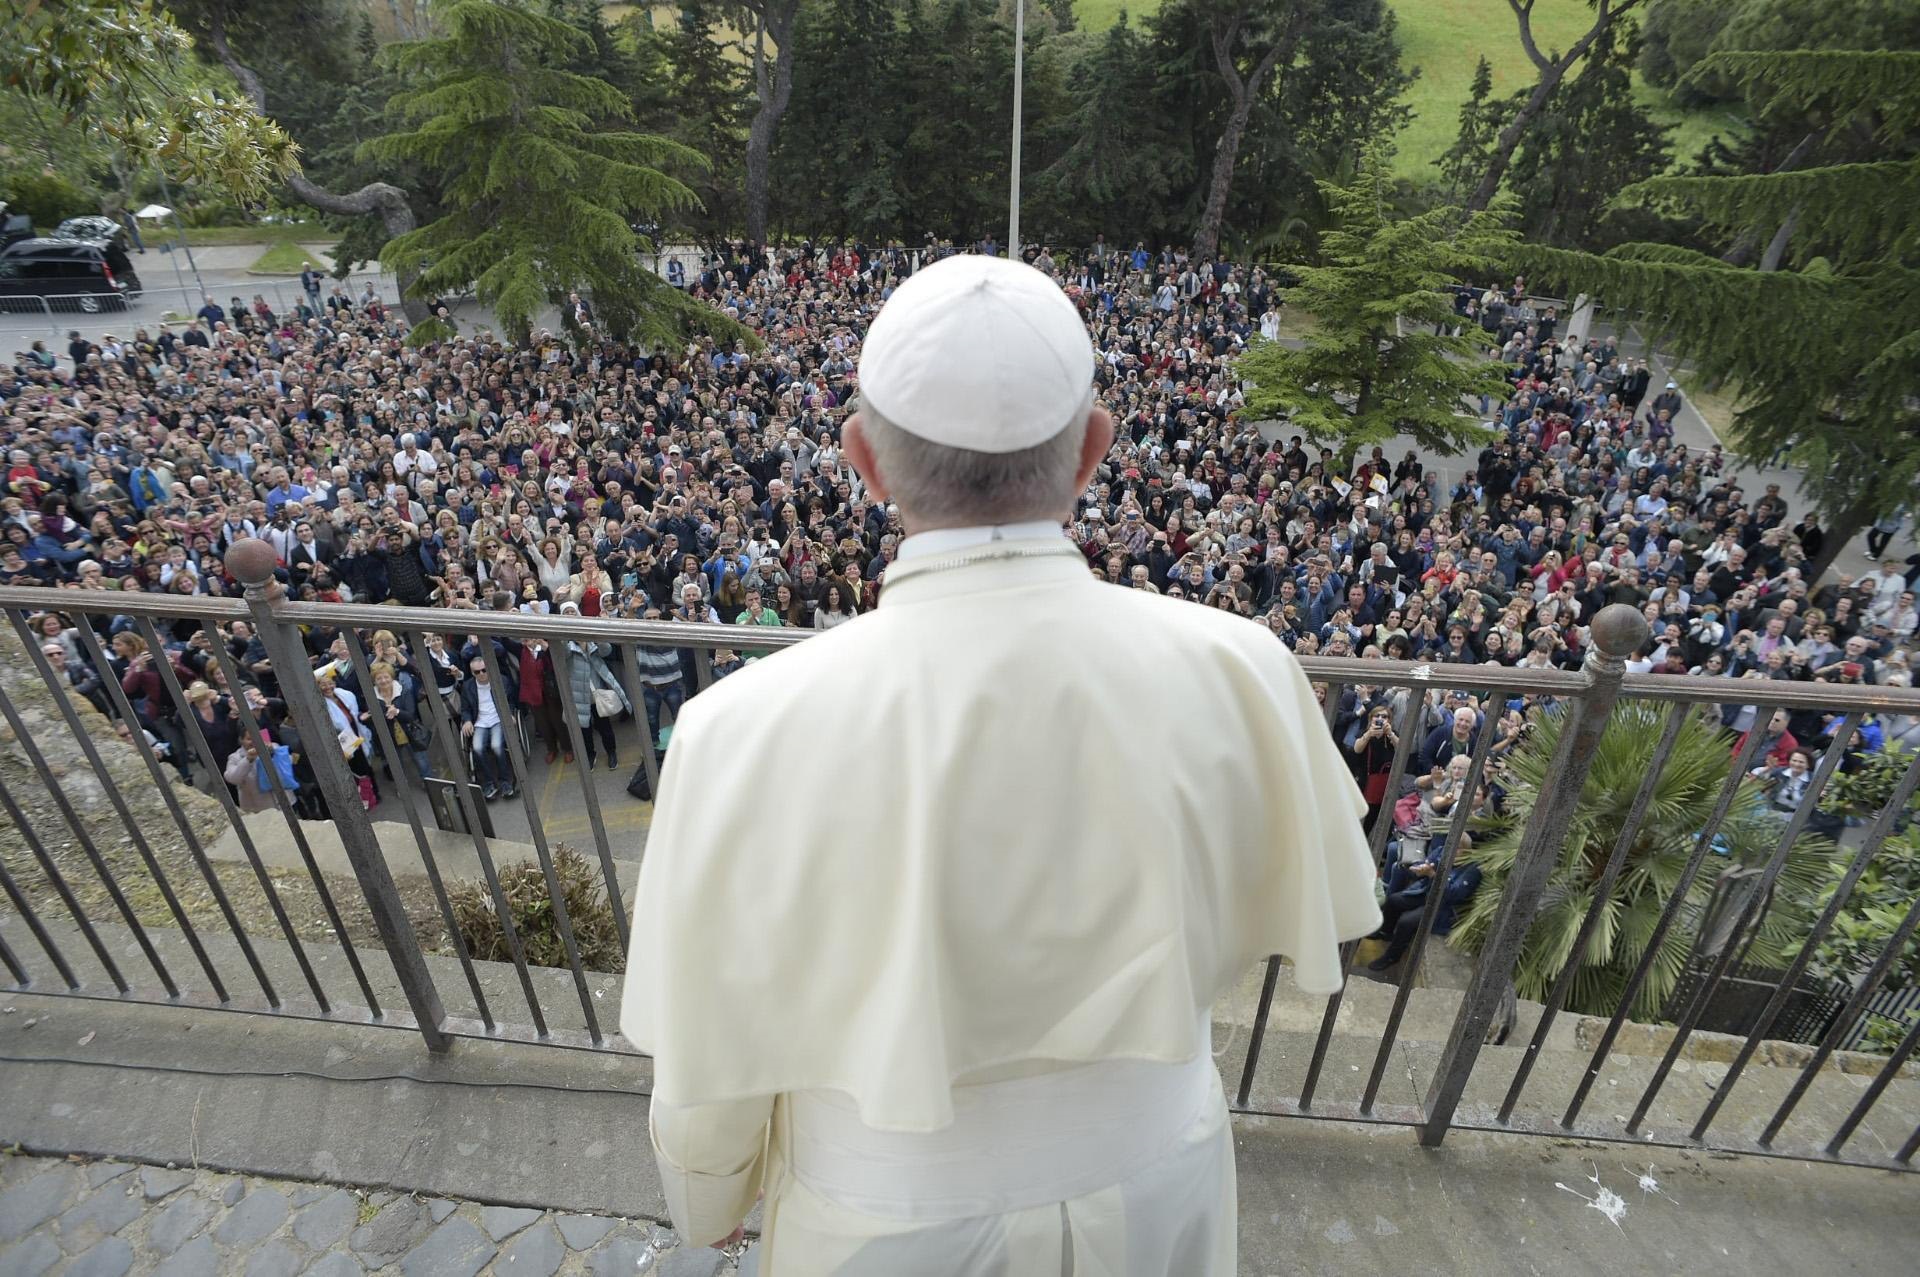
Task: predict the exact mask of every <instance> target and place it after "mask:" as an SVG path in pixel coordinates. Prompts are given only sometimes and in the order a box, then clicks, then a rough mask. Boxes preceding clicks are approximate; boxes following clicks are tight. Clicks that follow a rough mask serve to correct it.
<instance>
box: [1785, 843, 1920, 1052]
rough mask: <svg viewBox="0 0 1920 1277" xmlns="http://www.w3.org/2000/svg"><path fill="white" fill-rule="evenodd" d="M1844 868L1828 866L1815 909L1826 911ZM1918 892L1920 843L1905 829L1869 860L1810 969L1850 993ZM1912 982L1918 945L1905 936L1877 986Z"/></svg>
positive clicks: (1919, 977) (1918, 968)
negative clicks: (1898, 950) (1904, 940)
mask: <svg viewBox="0 0 1920 1277" xmlns="http://www.w3.org/2000/svg"><path fill="white" fill-rule="evenodd" d="M1845 872H1846V869H1845V866H1844V865H1842V864H1840V863H1839V862H1838V861H1836V862H1835V863H1834V864H1832V865H1830V866H1829V867H1828V876H1827V880H1826V882H1825V883H1824V884H1823V885H1822V886H1821V888H1820V890H1819V893H1818V894H1817V895H1816V896H1815V898H1814V904H1815V905H1816V906H1817V907H1819V908H1822V909H1824V908H1825V907H1826V906H1827V905H1828V904H1829V903H1830V902H1831V901H1832V899H1833V897H1834V895H1835V894H1836V893H1837V892H1838V891H1839V889H1840V885H1841V878H1842V877H1843V876H1844V874H1845ZM1916 895H1920V845H1916V840H1915V835H1914V834H1913V832H1912V831H1909V832H1907V833H1904V834H1900V835H1898V836H1896V837H1893V838H1889V839H1888V840H1887V841H1886V843H1885V844H1883V845H1882V846H1881V848H1880V850H1879V851H1878V852H1877V853H1875V855H1874V857H1873V859H1872V860H1871V861H1869V862H1868V863H1867V868H1866V872H1864V873H1863V874H1862V875H1861V877H1860V881H1859V882H1858V883H1856V884H1855V885H1854V888H1853V891H1852V892H1851V893H1849V894H1848V896H1847V898H1846V901H1845V905H1844V907H1843V908H1842V909H1841V910H1840V912H1839V913H1838V914H1836V915H1834V920H1833V927H1832V929H1831V930H1829V931H1828V933H1827V935H1826V937H1825V939H1823V940H1822V941H1821V942H1820V945H1819V947H1818V948H1817V949H1815V950H1814V956H1813V960H1812V962H1811V963H1810V964H1809V965H1808V967H1807V971H1808V973H1809V974H1810V975H1811V976H1812V978H1813V979H1814V980H1816V981H1818V982H1820V983H1822V984H1825V985H1827V986H1828V987H1829V988H1832V989H1835V990H1836V991H1839V992H1842V993H1849V992H1851V991H1852V990H1853V988H1854V986H1855V985H1856V983H1857V982H1858V981H1859V979H1860V978H1861V977H1862V976H1863V975H1865V974H1866V972H1867V970H1868V968H1870V967H1871V966H1873V964H1874V963H1875V962H1876V961H1877V960H1878V959H1879V957H1880V955H1881V954H1883V953H1885V952H1886V951H1887V949H1888V948H1889V947H1890V946H1891V945H1892V944H1893V940H1894V936H1895V933H1896V932H1897V931H1898V930H1899V929H1900V924H1901V922H1902V921H1903V920H1904V919H1905V917H1906V914H1907V911H1908V909H1909V908H1911V907H1912V905H1913V901H1914V898H1915V896H1916ZM1915 983H1920V944H1917V943H1916V941H1915V939H1914V938H1913V937H1912V936H1909V937H1908V938H1907V940H1906V942H1905V944H1904V946H1903V947H1902V950H1901V952H1900V953H1898V954H1897V955H1895V958H1894V962H1893V965H1892V966H1891V967H1889V968H1888V970H1887V977H1886V981H1885V982H1884V983H1883V984H1882V985H1881V988H1883V989H1889V990H1895V989H1905V988H1909V987H1911V986H1912V985H1914V984H1915ZM1888 1023H1891V1022H1890V1021H1889V1022H1888ZM1881 1027H1882V1028H1884V1026H1881ZM1896 1040H1897V1037H1896ZM1890 1045H1891V1044H1888V1046H1886V1047H1883V1048H1882V1049H1890Z"/></svg>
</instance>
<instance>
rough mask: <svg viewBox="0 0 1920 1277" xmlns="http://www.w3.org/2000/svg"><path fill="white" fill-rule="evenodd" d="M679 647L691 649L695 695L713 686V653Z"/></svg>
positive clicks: (706, 650) (724, 645) (728, 645)
mask: <svg viewBox="0 0 1920 1277" xmlns="http://www.w3.org/2000/svg"><path fill="white" fill-rule="evenodd" d="M776 632H777V631H776ZM681 646H683V647H686V646H692V647H693V690H694V693H695V695H698V694H699V693H701V692H704V691H706V690H707V689H708V688H709V687H712V686H713V653H712V651H710V650H708V649H706V648H703V647H699V646H695V645H692V644H682V645H681ZM717 646H721V647H730V646H731V644H719V645H717ZM653 792H654V796H655V797H656V798H657V797H659V794H660V791H659V790H657V789H656V790H654V791H653Z"/></svg>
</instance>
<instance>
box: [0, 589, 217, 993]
mask: <svg viewBox="0 0 1920 1277" xmlns="http://www.w3.org/2000/svg"><path fill="white" fill-rule="evenodd" d="M8 620H12V622H13V632H15V634H19V639H21V643H23V645H25V647H27V659H29V661H31V663H33V668H35V674H36V676H38V678H40V684H42V686H44V687H46V693H48V695H50V697H52V699H54V703H56V705H58V707H60V716H61V718H63V720H65V722H67V730H69V732H73V735H75V739H81V741H84V753H86V757H88V760H90V762H92V764H94V776H96V778H98V780H100V787H102V789H104V791H108V795H109V797H111V799H113V803H115V807H117V808H119V805H121V799H119V787H117V785H115V783H113V778H111V776H109V774H108V770H106V766H104V764H102V762H100V760H98V757H96V753H94V743H92V737H90V735H88V734H86V730H84V728H83V724H81V718H79V711H75V709H73V701H71V697H69V687H67V680H63V678H60V676H58V674H56V672H54V666H52V663H50V661H48V659H46V653H42V651H40V645H38V641H35V638H33V634H31V632H29V628H27V622H25V618H23V616H21V614H19V613H17V611H10V613H8ZM83 628H84V626H83ZM106 682H111V670H108V678H104V680H102V684H106ZM0 709H4V712H6V720H8V726H10V728H13V734H15V737H17V739H19V743H21V749H23V751H25V753H27V759H29V760H31V762H33V764H35V774H36V776H38V778H40V783H42V785H46V793H48V797H52V799H54V805H56V807H58V808H60V814H61V818H63V820H65V822H67V826H69V828H71V830H73V835H75V841H77V843H79V847H81V855H83V856H86V862H88V864H90V866H92V870H94V876H98V878H100V885H102V887H106V891H108V899H111V901H113V908H115V910H119V916H121V918H125V920H127V926H129V928H131V929H132V933H134V941H136V943H138V945H140V952H142V954H146V960H148V964H150V966H152V968H154V974H156V976H157V977H159V983H161V987H165V991H167V997H179V995H180V987H179V983H175V979H173V972H171V970H169V968H167V962H165V960H163V958H161V956H159V951H157V949H156V947H154V941H152V939H150V937H148V933H146V928H144V926H142V924H140V918H138V914H134V910H132V904H129V901H127V895H125V893H123V891H121V885H119V879H115V878H113V872H111V870H109V868H108V862H106V856H102V855H100V847H98V845H96V843H94V839H92V835H90V833H88V831H86V824H84V822H83V820H81V816H79V812H75V810H73V805H71V803H69V801H67V793H65V787H61V785H60V783H58V782H56V780H54V774H52V768H50V766H46V757H44V755H42V753H40V747H38V743H36V741H33V739H31V737H29V735H27V732H25V724H23V722H21V720H19V714H17V711H15V707H13V701H12V699H10V697H0ZM129 722H131V720H129ZM140 743H142V745H146V739H144V737H142V739H140ZM156 782H159V776H157V772H156ZM161 783H163V782H161ZM161 793H163V795H165V797H167V799H169V803H171V799H173V789H171V787H165V785H163V789H161ZM123 820H125V824H127V828H129V831H132V833H134V835H136V837H138V830H136V826H134V822H132V818H129V816H123ZM15 822H17V824H19V826H21V831H23V833H29V830H27V828H25V824H27V822H25V818H23V816H15ZM140 845H142V847H144V845H146V841H144V839H140ZM109 976H111V977H113V983H115V985H117V987H119V991H121V993H127V985H125V983H123V979H121V976H119V972H117V970H113V968H109Z"/></svg>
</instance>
